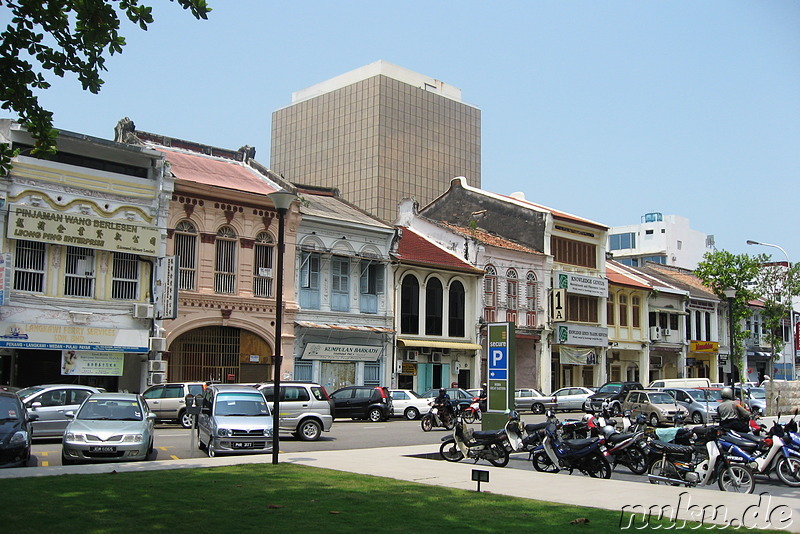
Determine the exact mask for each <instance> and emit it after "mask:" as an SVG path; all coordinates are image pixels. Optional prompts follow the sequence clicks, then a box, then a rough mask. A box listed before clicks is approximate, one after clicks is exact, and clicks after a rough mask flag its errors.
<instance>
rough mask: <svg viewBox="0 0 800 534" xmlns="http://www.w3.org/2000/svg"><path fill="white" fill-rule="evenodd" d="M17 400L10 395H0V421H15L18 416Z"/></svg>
mask: <svg viewBox="0 0 800 534" xmlns="http://www.w3.org/2000/svg"><path fill="white" fill-rule="evenodd" d="M19 412H20V409H19V402H17V400H16V399H14V398H12V397H0V421H15V420H17V419H19V416H20V413H19Z"/></svg>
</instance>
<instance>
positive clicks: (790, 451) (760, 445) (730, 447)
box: [720, 415, 800, 488]
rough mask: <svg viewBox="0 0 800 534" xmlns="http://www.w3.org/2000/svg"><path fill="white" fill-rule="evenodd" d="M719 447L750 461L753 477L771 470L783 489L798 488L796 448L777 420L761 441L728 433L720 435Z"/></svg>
mask: <svg viewBox="0 0 800 534" xmlns="http://www.w3.org/2000/svg"><path fill="white" fill-rule="evenodd" d="M778 417H779V418H780V415H778ZM720 447H721V448H722V450H723V451H725V452H726V453H727V454H729V455H730V454H736V455H738V456H740V457H742V458H744V460H745V461H747V462H750V463H751V465H753V469H754V471H755V473H756V474H758V475H769V474H770V473H772V472H773V471H774V472H775V474H776V475H778V478H779V479H780V481H781V482H783V483H784V484H786V485H787V486H789V487H792V488H797V487H800V476H798V473H799V472H800V448H798V447H797V445H795V443H794V440H793V438H792V436H791V435H790V434H789V433H787V432H786V431H785V428H784V427H783V426H781V424H780V423H779V422H778V420H776V421H775V422H774V423H773V425H772V428H771V429H770V430H769V433H768V434H767V437H766V438H763V439H761V438H758V437H754V436H748V435H747V434H740V433H738V432H734V431H732V430H730V431H727V432H724V433H723V434H722V435H721V436H720Z"/></svg>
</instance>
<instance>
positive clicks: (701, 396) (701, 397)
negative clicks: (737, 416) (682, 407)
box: [686, 389, 714, 402]
mask: <svg viewBox="0 0 800 534" xmlns="http://www.w3.org/2000/svg"><path fill="white" fill-rule="evenodd" d="M686 393H688V394H689V396H690V397H692V398H693V399H694V400H696V401H698V402H705V401H706V399H708V400H709V401H713V400H714V399H712V398H711V397H709V396H708V394H707V393H706V392H705V391H703V390H702V389H690V390H688V391H687V392H686Z"/></svg>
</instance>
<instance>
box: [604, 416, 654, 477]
mask: <svg viewBox="0 0 800 534" xmlns="http://www.w3.org/2000/svg"><path fill="white" fill-rule="evenodd" d="M602 432H603V435H604V436H605V443H604V450H603V452H604V454H605V455H606V458H607V459H608V460H609V462H611V469H614V468H616V467H617V465H620V464H622V465H624V466H626V467H627V468H628V469H630V470H631V472H632V473H633V474H634V475H643V474H645V473H646V472H647V443H646V441H645V433H644V431H643V430H640V431H638V432H630V433H622V432H618V431H617V429H616V428H615V427H614V426H612V425H606V426H605V427H603V428H602Z"/></svg>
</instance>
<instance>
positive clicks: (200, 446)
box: [197, 430, 206, 451]
mask: <svg viewBox="0 0 800 534" xmlns="http://www.w3.org/2000/svg"><path fill="white" fill-rule="evenodd" d="M197 448H198V449H200V450H201V451H204V450H206V444H205V443H203V440H202V439H200V431H199V430H198V431H197Z"/></svg>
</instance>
